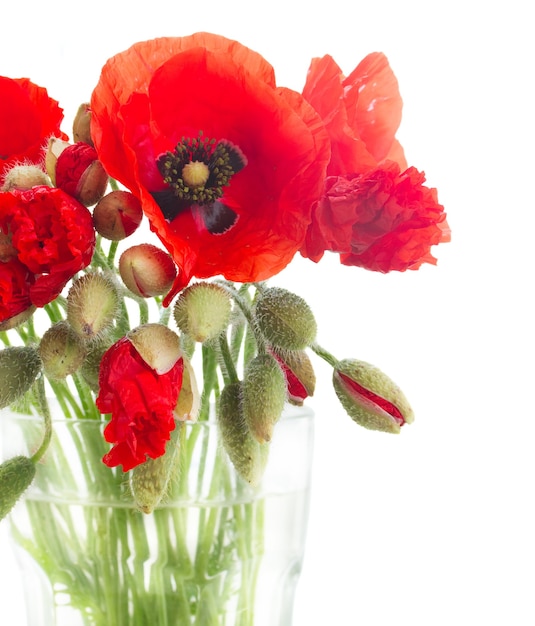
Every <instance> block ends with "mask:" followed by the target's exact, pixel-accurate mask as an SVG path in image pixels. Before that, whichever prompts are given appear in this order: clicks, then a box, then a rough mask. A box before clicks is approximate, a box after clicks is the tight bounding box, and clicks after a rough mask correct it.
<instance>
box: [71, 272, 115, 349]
mask: <svg viewBox="0 0 535 626" xmlns="http://www.w3.org/2000/svg"><path fill="white" fill-rule="evenodd" d="M118 308H119V295H118V293H117V288H116V286H115V282H114V281H113V279H112V278H111V277H110V276H108V275H107V274H101V273H98V272H92V273H90V274H85V275H84V276H81V277H80V278H77V279H76V280H75V281H73V284H72V286H71V288H70V289H69V293H68V295H67V320H68V322H69V324H70V325H71V327H72V328H73V329H74V331H75V332H76V333H77V334H78V335H79V336H80V337H81V338H82V339H85V340H88V341H90V340H94V339H97V338H99V337H102V335H103V334H104V333H105V331H106V330H107V329H108V328H110V327H111V325H112V324H113V322H114V320H115V317H116V315H117V311H118Z"/></svg>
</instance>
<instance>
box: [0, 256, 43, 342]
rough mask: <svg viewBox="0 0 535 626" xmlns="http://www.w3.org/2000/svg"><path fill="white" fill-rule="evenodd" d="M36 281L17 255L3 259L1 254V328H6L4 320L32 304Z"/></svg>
mask: <svg viewBox="0 0 535 626" xmlns="http://www.w3.org/2000/svg"><path fill="white" fill-rule="evenodd" d="M34 281H35V278H34V275H33V274H32V273H31V272H30V271H28V268H27V267H25V266H24V265H23V264H22V263H21V262H20V261H19V260H18V259H17V258H16V257H13V258H10V259H9V260H7V261H2V259H1V256H0V330H4V329H3V328H2V324H3V322H5V321H6V320H9V319H11V318H12V317H15V316H16V315H19V314H20V313H23V312H24V311H26V310H28V309H29V308H30V307H31V306H32V301H31V300H30V288H31V286H32V284H33V282H34Z"/></svg>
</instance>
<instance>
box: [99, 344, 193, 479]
mask: <svg viewBox="0 0 535 626" xmlns="http://www.w3.org/2000/svg"><path fill="white" fill-rule="evenodd" d="M183 368H184V364H183V360H182V359H179V360H178V361H177V362H176V363H175V365H174V366H173V367H172V368H171V369H170V370H169V371H168V372H166V373H165V374H157V373H156V371H155V370H153V369H152V368H151V367H150V366H149V365H147V363H146V362H145V361H144V360H143V359H142V358H141V356H140V355H139V353H138V352H137V350H136V349H135V348H134V346H133V344H132V343H131V342H130V340H129V339H128V338H126V337H123V338H122V339H120V340H119V341H118V342H116V343H115V344H114V345H113V346H112V347H111V348H110V349H109V350H108V351H107V352H106V353H105V354H104V356H103V358H102V361H101V365H100V375H99V388H100V391H99V395H98V397H97V400H96V404H97V408H98V409H99V411H101V412H102V413H111V421H110V422H109V423H108V425H107V426H106V428H105V429H104V437H105V439H106V441H108V442H109V443H112V444H114V445H113V447H112V449H111V450H110V452H108V453H107V454H106V455H105V456H104V458H103V461H104V463H105V464H106V465H108V466H109V467H115V466H117V465H122V466H123V471H125V472H127V471H128V470H130V469H132V468H133V467H135V466H136V465H139V464H140V463H144V462H145V461H146V460H147V457H150V458H153V459H155V458H158V457H159V456H161V455H162V454H164V452H165V446H166V443H167V441H169V439H170V433H171V431H172V430H173V429H174V428H175V420H174V415H173V409H174V408H175V406H176V403H177V399H178V394H179V393H180V388H181V386H182V373H183Z"/></svg>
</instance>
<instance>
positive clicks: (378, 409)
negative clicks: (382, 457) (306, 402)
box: [333, 359, 414, 433]
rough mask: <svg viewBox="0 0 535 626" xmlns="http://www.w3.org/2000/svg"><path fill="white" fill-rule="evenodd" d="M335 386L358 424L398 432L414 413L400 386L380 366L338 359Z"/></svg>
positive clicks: (373, 428)
mask: <svg viewBox="0 0 535 626" xmlns="http://www.w3.org/2000/svg"><path fill="white" fill-rule="evenodd" d="M333 385H334V389H335V391H336V395H337V396H338V398H339V400H340V402H341V403H342V406H343V407H344V409H345V410H346V411H347V413H348V414H349V416H350V417H351V418H353V420H354V421H355V422H357V424H360V425H361V426H364V427H365V428H370V429H372V430H381V431H384V432H390V433H399V432H400V428H401V426H403V424H410V423H411V422H413V421H414V414H413V412H412V409H411V407H410V405H409V403H408V401H407V399H406V398H405V396H404V394H403V392H402V391H401V389H400V388H399V387H398V386H397V385H396V384H395V383H394V382H393V381H392V380H391V379H390V378H389V377H388V376H387V375H386V374H384V373H383V372H382V371H381V370H380V369H378V368H377V367H375V366H374V365H370V364H369V363H365V362H364V361H358V360H357V359H345V360H343V361H339V362H338V364H337V366H336V367H335V369H334V373H333Z"/></svg>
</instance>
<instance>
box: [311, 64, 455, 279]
mask: <svg viewBox="0 0 535 626" xmlns="http://www.w3.org/2000/svg"><path fill="white" fill-rule="evenodd" d="M303 95H304V97H305V98H306V99H307V100H308V102H310V103H311V104H312V106H313V107H314V108H315V109H316V111H317V112H318V113H319V114H320V115H321V117H322V119H323V121H324V124H325V126H326V128H327V130H328V132H329V137H330V140H331V148H332V155H331V161H330V163H329V166H328V168H327V173H328V175H329V176H328V177H327V179H326V181H325V188H324V194H323V196H322V198H321V200H319V202H317V203H316V204H315V205H314V208H313V212H312V223H311V225H310V227H309V229H308V232H307V236H306V241H305V244H304V246H303V247H302V249H301V254H302V255H303V256H304V257H306V258H309V259H311V260H313V261H319V260H320V259H321V257H322V256H323V253H324V252H325V251H332V252H338V253H340V260H341V262H342V263H343V264H344V265H358V266H360V267H364V268H366V269H369V270H375V271H379V272H390V271H392V270H398V271H404V270H407V269H418V268H419V267H420V266H421V265H422V263H426V262H427V263H433V264H434V263H436V260H435V258H434V257H433V256H432V255H431V254H430V248H431V246H433V245H436V244H438V243H441V242H446V241H449V239H450V230H449V226H448V224H447V222H446V214H445V213H444V208H443V207H442V206H441V205H440V204H438V201H437V194H436V190H435V189H430V188H428V187H425V186H424V185H423V183H424V181H425V177H424V175H423V174H422V173H420V172H418V171H417V170H416V169H415V168H413V167H411V168H408V169H407V162H406V160H405V156H404V154H403V149H402V147H401V145H400V143H399V142H398V141H397V139H396V138H395V134H396V131H397V129H398V126H399V123H400V121H401V109H402V100H401V96H400V95H399V90H398V83H397V80H396V77H395V75H394V73H393V72H392V69H391V68H390V65H389V63H388V60H387V58H386V57H385V55H384V54H382V53H378V52H374V53H372V54H369V55H368V56H367V57H365V58H364V59H363V61H361V62H360V63H359V64H358V65H357V67H356V68H355V69H354V70H353V71H352V72H351V74H350V75H349V76H347V77H344V75H343V74H342V71H341V69H340V68H339V66H338V65H337V64H336V63H335V61H334V60H333V59H332V57H330V56H325V57H323V58H321V59H313V61H312V63H311V66H310V69H309V72H308V76H307V81H306V85H305V88H304V90H303Z"/></svg>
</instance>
